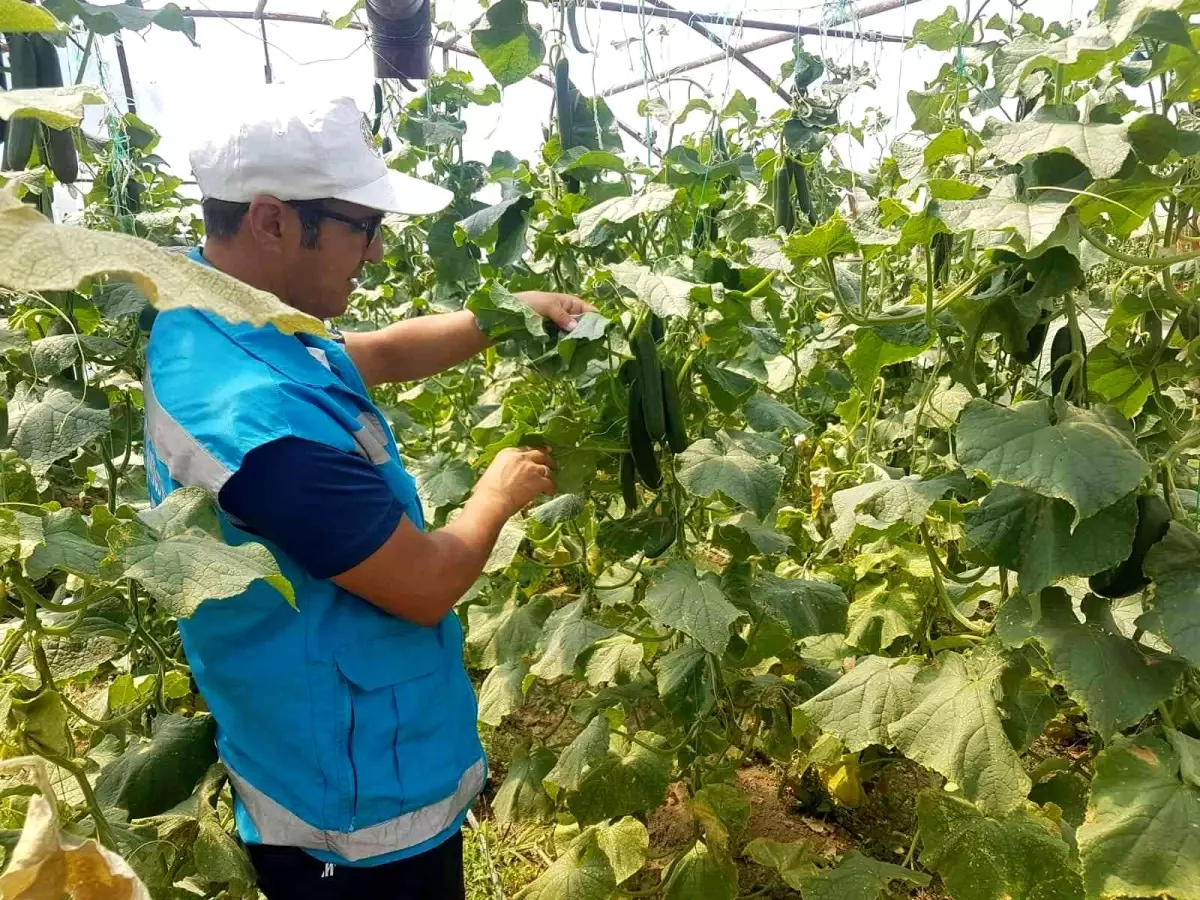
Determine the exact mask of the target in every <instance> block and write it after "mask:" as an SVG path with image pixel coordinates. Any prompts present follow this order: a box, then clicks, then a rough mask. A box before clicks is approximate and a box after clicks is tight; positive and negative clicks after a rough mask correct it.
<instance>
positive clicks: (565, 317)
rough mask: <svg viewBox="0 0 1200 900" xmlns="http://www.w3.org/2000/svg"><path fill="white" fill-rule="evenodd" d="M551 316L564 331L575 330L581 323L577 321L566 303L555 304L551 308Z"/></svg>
mask: <svg viewBox="0 0 1200 900" xmlns="http://www.w3.org/2000/svg"><path fill="white" fill-rule="evenodd" d="M550 318H551V319H552V320H553V322H554V324H555V325H557V326H558V327H559V328H561V329H562V330H563V331H574V330H575V326H576V325H578V324H579V323H578V322H576V321H575V317H574V316H572V315H571V312H570V310H568V309H567V307H566V304H555V305H554V306H552V307H551V308H550Z"/></svg>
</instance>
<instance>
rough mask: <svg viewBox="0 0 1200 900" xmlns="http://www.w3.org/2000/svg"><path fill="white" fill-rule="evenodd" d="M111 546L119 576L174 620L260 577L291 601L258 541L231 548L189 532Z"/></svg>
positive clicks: (292, 596) (291, 593)
mask: <svg viewBox="0 0 1200 900" xmlns="http://www.w3.org/2000/svg"><path fill="white" fill-rule="evenodd" d="M114 549H117V555H118V556H119V557H120V559H121V563H122V566H123V569H124V571H123V572H122V577H123V578H133V579H135V580H136V581H138V582H140V583H141V585H142V587H144V588H145V589H146V590H147V591H149V592H150V594H151V595H152V596H153V597H154V598H155V599H156V600H157V601H158V608H159V610H160V611H162V612H163V613H165V614H167V615H169V616H174V617H175V618H178V619H186V618H188V617H189V616H191V615H192V613H194V612H195V611H196V609H197V607H199V606H200V604H201V603H203V602H204V601H206V600H225V599H228V598H230V597H236V596H238V595H239V594H241V593H242V592H244V591H245V590H246V589H247V588H248V587H250V585H251V584H253V583H254V582H255V581H258V580H260V579H261V580H263V581H266V582H267V583H268V584H269V585H271V587H273V588H275V590H277V591H279V593H280V594H282V595H283V597H284V599H286V600H287V602H288V603H291V604H293V605H294V604H295V593H294V591H293V590H292V585H291V583H290V582H288V580H287V579H286V578H284V577H283V573H282V572H280V571H279V564H278V563H276V562H275V557H273V556H272V555H271V551H270V550H268V549H267V548H266V547H264V546H262V545H261V544H242V545H240V546H237V547H233V546H230V545H229V544H225V543H223V542H221V541H220V540H218V539H216V538H213V537H210V536H209V535H207V534H204V533H202V532H199V531H193V532H189V533H187V534H181V535H179V536H177V537H172V538H167V539H166V540H162V541H155V542H153V543H132V544H129V545H127V546H124V547H121V548H119V549H118V548H114Z"/></svg>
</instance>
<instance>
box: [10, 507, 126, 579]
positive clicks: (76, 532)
mask: <svg viewBox="0 0 1200 900" xmlns="http://www.w3.org/2000/svg"><path fill="white" fill-rule="evenodd" d="M42 529H43V535H44V540H45V543H43V544H42V545H41V546H39V547H38V548H37V549H36V550H34V551H33V554H32V555H31V556H30V557H29V560H28V562H27V563H26V564H25V570H26V572H27V573H28V574H29V576H30V577H31V578H42V577H44V576H46V575H47V574H49V573H50V572H51V571H52V570H54V569H60V570H62V571H64V572H70V573H71V574H72V575H78V576H80V577H81V578H95V577H96V576H97V575H99V574H100V563H101V562H102V561H103V560H104V558H105V557H106V556H108V547H107V546H105V545H102V544H97V543H95V542H94V541H92V540H91V539H90V538H89V536H88V528H87V523H86V522H85V521H84V520H83V517H82V516H81V515H79V513H78V512H77V511H76V510H74V509H71V508H69V507H68V508H65V509H59V510H55V511H54V512H52V513H50V514H49V515H47V516H46V517H45V518H43V519H42Z"/></svg>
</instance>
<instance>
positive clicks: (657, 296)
mask: <svg viewBox="0 0 1200 900" xmlns="http://www.w3.org/2000/svg"><path fill="white" fill-rule="evenodd" d="M609 271H610V272H611V273H612V276H613V278H614V279H616V282H617V284H619V285H621V287H623V288H625V290H627V291H629V292H630V293H631V294H633V295H634V296H635V297H637V298H638V299H639V300H641V301H642V302H643V303H645V304H646V305H647V306H648V307H650V309H651V310H652V311H653V312H654V314H655V315H657V316H659V317H661V318H664V319H665V318H667V317H668V316H678V317H679V318H681V319H686V318H687V317H688V315H689V314H690V313H691V311H692V301H691V293H692V289H693V288H694V287H696V285H694V284H692V283H691V282H688V281H684V280H683V279H681V278H676V277H674V276H673V275H659V274H657V273H655V272H653V271H651V270H650V269H648V268H646V267H645V266H639V265H638V264H637V263H631V262H621V263H617V264H616V265H613V266H610V267H609Z"/></svg>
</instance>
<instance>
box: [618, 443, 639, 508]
mask: <svg viewBox="0 0 1200 900" xmlns="http://www.w3.org/2000/svg"><path fill="white" fill-rule="evenodd" d="M621 498H622V499H623V500H624V501H625V513H626V515H628V514H629V513H631V512H633V511H634V510H635V509H637V508H638V494H637V463H635V462H634V461H633V454H632V453H626V454H624V455H622V456H621Z"/></svg>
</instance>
